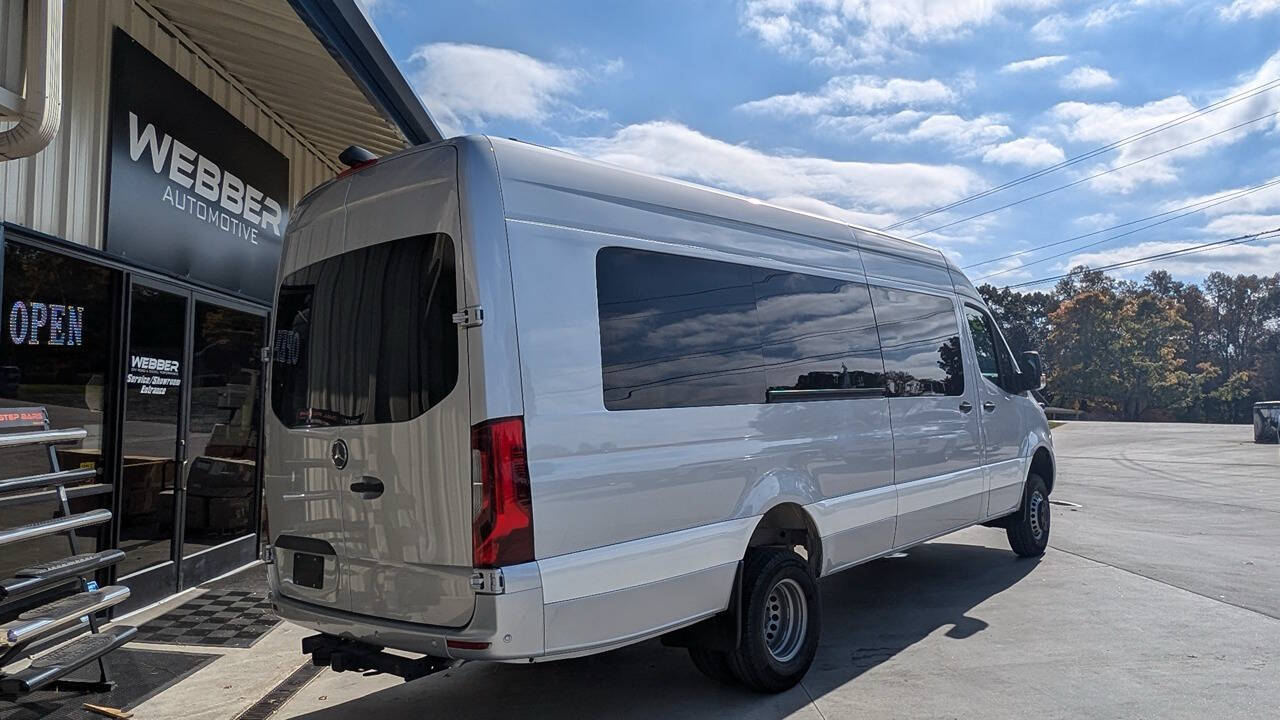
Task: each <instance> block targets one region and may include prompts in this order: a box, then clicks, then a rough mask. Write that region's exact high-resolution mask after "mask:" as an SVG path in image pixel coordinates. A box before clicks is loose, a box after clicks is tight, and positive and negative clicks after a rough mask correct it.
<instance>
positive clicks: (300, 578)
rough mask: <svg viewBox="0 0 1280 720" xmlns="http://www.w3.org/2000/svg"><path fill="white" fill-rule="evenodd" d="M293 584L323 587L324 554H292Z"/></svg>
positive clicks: (315, 587)
mask: <svg viewBox="0 0 1280 720" xmlns="http://www.w3.org/2000/svg"><path fill="white" fill-rule="evenodd" d="M293 584H294V585H301V586H302V587H309V588H312V589H314V590H319V589H321V588H323V587H324V556H323V555H312V554H311V553H304V552H295V553H294V554H293Z"/></svg>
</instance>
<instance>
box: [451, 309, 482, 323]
mask: <svg viewBox="0 0 1280 720" xmlns="http://www.w3.org/2000/svg"><path fill="white" fill-rule="evenodd" d="M453 322H454V323H455V324H457V325H461V326H462V327H464V328H469V327H479V326H481V325H483V324H484V308H482V307H480V306H479V305H472V306H471V307H464V308H462V309H461V310H459V311H458V312H456V313H454V314H453Z"/></svg>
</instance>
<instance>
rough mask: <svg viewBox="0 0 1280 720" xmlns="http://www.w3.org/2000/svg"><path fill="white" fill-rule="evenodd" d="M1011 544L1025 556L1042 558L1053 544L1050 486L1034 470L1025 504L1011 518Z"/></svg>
mask: <svg viewBox="0 0 1280 720" xmlns="http://www.w3.org/2000/svg"><path fill="white" fill-rule="evenodd" d="M1005 533H1006V534H1007V535H1008V536H1009V547H1011V548H1013V551H1014V552H1015V553H1017V554H1018V555H1020V556H1022V557H1040V556H1041V555H1043V554H1044V551H1045V548H1047V547H1049V489H1048V486H1046V485H1045V484H1044V479H1043V478H1041V477H1040V476H1039V475H1036V474H1035V473H1032V474H1031V475H1029V476H1027V486H1026V489H1025V490H1023V494H1022V507H1021V508H1020V509H1019V510H1018V512H1016V513H1014V514H1013V515H1012V516H1010V517H1009V525H1008V526H1007V528H1006V530H1005Z"/></svg>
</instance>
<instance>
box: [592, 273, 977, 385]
mask: <svg viewBox="0 0 1280 720" xmlns="http://www.w3.org/2000/svg"><path fill="white" fill-rule="evenodd" d="M597 293H598V299H599V302H600V308H599V310H600V335H601V358H602V361H603V368H602V371H603V372H602V376H603V383H604V395H605V405H606V407H608V408H609V409H612V410H623V409H639V408H655V407H689V406H696V405H730V404H747V403H761V402H766V401H767V400H768V398H769V397H773V395H772V393H773V392H774V391H793V390H794V391H827V390H833V391H834V390H862V391H870V392H872V393H875V396H878V395H879V394H881V393H882V392H883V390H882V389H883V388H885V387H886V386H888V387H889V390H891V391H892V393H893V394H897V395H904V394H910V395H922V394H958V393H959V390H957V388H962V387H963V376H962V372H961V370H960V357H959V337H958V326H957V324H956V321H955V315H954V311H953V309H952V304H951V300H950V299H948V298H943V297H938V296H934V295H926V294H922V293H914V292H907V291H901V290H892V289H885V288H871V289H869V288H868V287H867V286H866V285H865V284H863V283H860V282H854V281H849V280H842V279H835V278H827V277H819V276H814V275H807V274H803V273H792V272H786V271H781V270H766V269H762V268H753V267H749V266H746V265H739V264H736V263H726V262H719V261H715V260H705V259H700V258H691V257H687V256H678V255H669V254H664V253H655V252H649V251H643V250H634V249H627V248H604V249H602V250H601V251H600V253H599V255H598V257H597ZM873 297H874V299H875V301H876V302H875V304H874V312H873ZM882 305H883V310H882V307H881V306H882ZM877 319H879V320H880V321H881V326H880V330H879V332H877V325H876V320H877ZM881 342H884V344H885V346H886V347H887V348H889V349H890V350H892V351H893V352H892V357H893V364H892V367H890V363H888V362H887V359H886V358H887V357H888V356H886V358H882V356H881V352H880V347H881ZM886 368H888V369H890V370H891V372H890V373H888V378H889V379H890V382H886ZM766 389H767V390H768V393H766ZM819 395H820V396H822V397H838V395H821V393H819ZM806 397H808V396H806ZM843 397H849V395H848V394H847V393H846V394H844V395H843Z"/></svg>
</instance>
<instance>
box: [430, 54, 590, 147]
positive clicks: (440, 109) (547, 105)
mask: <svg viewBox="0 0 1280 720" xmlns="http://www.w3.org/2000/svg"><path fill="white" fill-rule="evenodd" d="M409 62H410V64H411V66H412V72H411V74H410V79H411V80H412V82H413V84H414V87H415V88H417V90H418V92H419V93H420V94H421V95H422V100H423V102H424V103H426V105H427V108H428V109H429V110H430V111H431V113H432V115H433V117H434V118H435V119H436V121H437V122H439V123H440V124H441V125H442V127H443V129H444V130H445V131H446V132H445V134H446V135H453V134H457V133H460V132H464V131H468V130H475V129H477V128H481V127H483V126H484V125H485V124H486V123H489V122H491V121H493V120H500V119H501V120H516V121H523V122H531V123H541V122H544V121H546V120H547V119H548V118H550V117H552V116H553V115H563V116H565V117H568V118H574V119H582V118H584V117H598V115H599V112H598V111H589V110H583V109H582V108H578V107H576V106H574V105H573V104H572V103H570V102H569V101H568V100H567V98H569V97H571V96H573V95H574V94H576V93H577V91H578V89H579V87H580V86H581V84H582V83H583V82H584V81H585V80H587V79H588V77H589V75H588V74H587V73H586V72H585V71H583V70H581V69H576V68H566V67H562V66H560V65H556V64H554V63H549V62H544V61H542V60H538V59H536V58H533V57H530V56H528V55H525V54H524V53H520V52H516V51H514V50H507V49H503V48H495V47H488V46H485V45H466V44H460V43H432V44H430V45H423V46H421V47H419V48H418V49H417V50H415V51H414V52H413V54H412V55H411V56H410V57H409ZM607 68H608V66H607V65H606V69H607Z"/></svg>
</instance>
